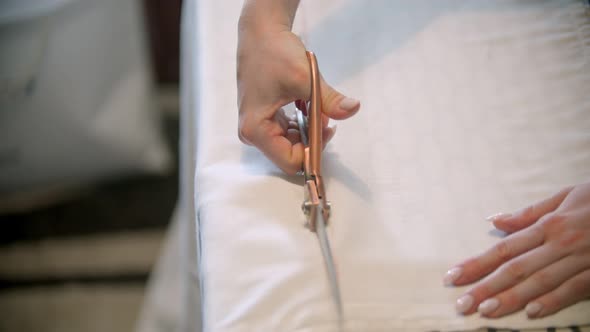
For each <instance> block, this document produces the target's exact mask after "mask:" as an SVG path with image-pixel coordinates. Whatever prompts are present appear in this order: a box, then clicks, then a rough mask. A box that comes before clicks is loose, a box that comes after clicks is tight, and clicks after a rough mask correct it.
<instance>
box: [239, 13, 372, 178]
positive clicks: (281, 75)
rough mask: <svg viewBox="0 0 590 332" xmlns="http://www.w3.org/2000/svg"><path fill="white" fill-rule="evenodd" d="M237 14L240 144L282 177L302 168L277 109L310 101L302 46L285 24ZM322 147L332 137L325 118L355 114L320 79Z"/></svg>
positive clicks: (297, 143) (355, 105) (290, 128)
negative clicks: (250, 148)
mask: <svg viewBox="0 0 590 332" xmlns="http://www.w3.org/2000/svg"><path fill="white" fill-rule="evenodd" d="M293 16H294V15H293ZM270 21H271V20H257V19H254V17H248V15H247V13H243V14H242V18H241V19H240V23H239V42H238V52H237V84H238V106H239V130H238V135H239V137H240V140H241V141H242V142H244V143H246V144H251V145H254V146H256V147H257V148H258V149H260V150H261V151H262V152H263V153H264V154H265V155H266V156H267V157H268V158H269V159H270V160H271V161H273V162H274V163H275V164H276V165H277V166H278V167H279V168H281V169H282V170H283V171H284V172H285V173H287V174H291V175H292V174H295V173H297V171H299V170H301V166H302V164H303V149H304V147H303V144H302V143H301V140H300V137H299V130H298V127H297V121H296V120H295V119H293V118H289V116H287V115H286V114H285V113H284V112H283V111H282V106H284V105H287V104H288V103H290V102H293V101H295V100H299V99H301V100H309V98H310V93H311V73H310V68H309V62H308V60H307V56H306V54H305V51H306V49H305V46H304V45H303V43H302V42H301V40H300V39H299V38H298V37H297V36H296V35H295V34H293V33H292V32H291V26H290V24H276V23H274V22H270ZM321 94H322V110H323V113H324V115H325V116H324V121H323V125H324V131H323V137H324V142H328V141H329V140H330V139H331V138H332V136H333V135H334V129H332V128H330V127H328V118H332V119H336V120H341V119H346V118H348V117H350V116H352V115H354V114H355V113H356V112H357V111H358V110H359V108H360V102H359V101H358V100H355V99H352V98H347V97H345V96H344V95H342V94H341V93H339V92H337V91H336V90H334V89H333V88H332V87H331V86H329V85H328V84H327V83H326V82H325V81H324V80H323V78H321Z"/></svg>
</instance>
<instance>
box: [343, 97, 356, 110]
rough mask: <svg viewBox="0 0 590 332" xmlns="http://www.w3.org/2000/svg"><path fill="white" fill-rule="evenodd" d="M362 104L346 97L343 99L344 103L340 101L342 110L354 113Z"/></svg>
mask: <svg viewBox="0 0 590 332" xmlns="http://www.w3.org/2000/svg"><path fill="white" fill-rule="evenodd" d="M359 104H360V101H358V100H356V99H352V98H349V97H345V98H344V99H342V101H340V108H341V109H343V110H345V111H349V112H350V111H352V110H354V109H355V108H357V107H358V106H359Z"/></svg>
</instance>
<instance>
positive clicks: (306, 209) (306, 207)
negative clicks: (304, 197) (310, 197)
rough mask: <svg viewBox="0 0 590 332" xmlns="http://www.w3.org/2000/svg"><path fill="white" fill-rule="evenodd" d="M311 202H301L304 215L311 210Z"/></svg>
mask: <svg viewBox="0 0 590 332" xmlns="http://www.w3.org/2000/svg"><path fill="white" fill-rule="evenodd" d="M311 205H312V204H311V202H309V201H308V202H303V204H301V211H303V213H304V214H305V215H306V216H309V214H310V212H311Z"/></svg>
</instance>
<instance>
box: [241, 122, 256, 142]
mask: <svg viewBox="0 0 590 332" xmlns="http://www.w3.org/2000/svg"><path fill="white" fill-rule="evenodd" d="M253 136H254V126H252V124H251V121H250V120H248V119H247V118H245V117H241V119H240V123H239V125H238V137H239V138H240V140H241V141H242V142H244V143H248V142H249V141H250V140H252V137H253Z"/></svg>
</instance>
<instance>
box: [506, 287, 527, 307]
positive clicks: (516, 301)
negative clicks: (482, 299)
mask: <svg viewBox="0 0 590 332" xmlns="http://www.w3.org/2000/svg"><path fill="white" fill-rule="evenodd" d="M502 304H503V305H505V306H506V307H509V308H517V307H520V306H522V305H523V299H522V297H521V296H520V295H518V293H516V292H513V291H508V292H506V293H504V294H502Z"/></svg>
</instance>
